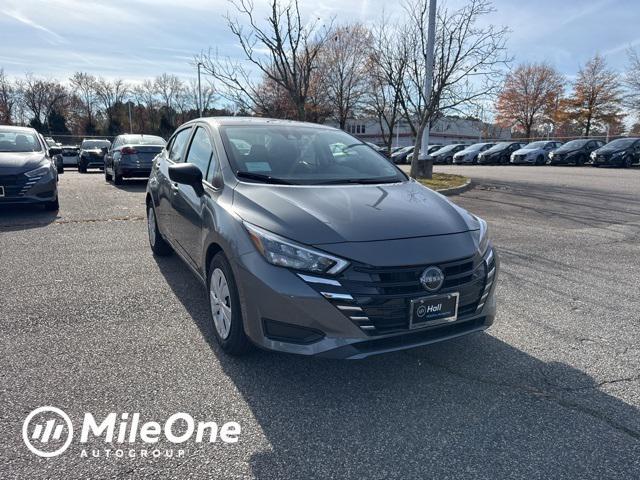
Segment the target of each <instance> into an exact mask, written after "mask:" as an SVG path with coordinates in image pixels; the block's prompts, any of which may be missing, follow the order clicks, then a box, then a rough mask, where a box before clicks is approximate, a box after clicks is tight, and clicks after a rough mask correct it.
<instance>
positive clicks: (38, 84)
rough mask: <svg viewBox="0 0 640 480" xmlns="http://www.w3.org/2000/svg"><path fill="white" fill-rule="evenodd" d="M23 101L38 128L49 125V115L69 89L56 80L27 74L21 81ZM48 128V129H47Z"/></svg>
mask: <svg viewBox="0 0 640 480" xmlns="http://www.w3.org/2000/svg"><path fill="white" fill-rule="evenodd" d="M21 89H22V101H23V102H24V105H25V107H26V108H27V110H28V111H29V112H31V115H32V125H34V126H35V127H36V128H39V127H43V126H47V124H48V119H49V116H50V115H51V112H53V111H54V109H55V108H56V106H58V105H59V104H60V103H61V102H62V101H63V100H64V98H65V97H66V96H67V91H66V89H65V88H64V86H63V85H61V84H60V83H59V82H57V81H55V80H44V79H40V78H36V77H34V76H33V75H31V74H27V76H26V77H25V79H24V81H22V82H21ZM47 130H48V129H47Z"/></svg>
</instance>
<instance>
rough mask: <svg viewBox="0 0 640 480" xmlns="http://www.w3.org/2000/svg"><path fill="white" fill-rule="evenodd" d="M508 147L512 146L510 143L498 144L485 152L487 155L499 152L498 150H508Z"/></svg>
mask: <svg viewBox="0 0 640 480" xmlns="http://www.w3.org/2000/svg"><path fill="white" fill-rule="evenodd" d="M510 145H513V144H512V143H511V142H500V143H498V144H496V145H494V146H493V147H491V148H490V149H489V150H487V152H488V153H491V152H499V151H500V150H504V149H505V148H509V146H510Z"/></svg>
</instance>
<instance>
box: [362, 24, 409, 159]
mask: <svg viewBox="0 0 640 480" xmlns="http://www.w3.org/2000/svg"><path fill="white" fill-rule="evenodd" d="M372 37H373V41H372V48H371V51H370V56H369V59H368V62H367V67H366V68H367V70H368V83H367V94H366V98H365V111H366V112H367V113H368V114H370V115H372V116H373V117H375V118H376V119H377V121H378V126H379V127H380V131H381V133H382V137H383V140H384V143H385V145H386V146H387V151H388V152H389V151H390V150H391V146H392V143H393V135H394V129H395V128H397V123H398V121H399V119H400V117H401V115H402V111H401V104H402V95H403V88H404V81H405V76H406V71H407V64H408V60H409V50H408V48H409V43H408V42H407V41H406V39H405V36H404V34H403V32H402V29H401V28H399V27H398V26H393V25H390V24H389V23H388V20H387V18H386V17H385V16H384V15H383V17H382V19H381V21H380V23H379V24H378V25H377V26H376V27H374V29H373V32H372Z"/></svg>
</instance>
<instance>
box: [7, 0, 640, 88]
mask: <svg viewBox="0 0 640 480" xmlns="http://www.w3.org/2000/svg"><path fill="white" fill-rule="evenodd" d="M254 1H255V4H256V6H257V7H258V8H259V9H260V10H261V11H262V12H264V11H265V6H266V2H265V1H261V0H254ZM440 3H446V4H447V5H449V6H451V7H456V6H460V5H461V4H463V3H464V0H448V1H446V2H445V0H441V2H440ZM300 4H301V7H302V11H303V13H304V14H305V15H308V16H311V15H313V16H316V17H320V18H330V17H331V16H335V17H336V18H337V20H338V22H340V21H358V20H359V21H362V22H365V23H366V22H371V21H374V20H375V19H377V18H379V16H380V14H381V12H382V11H383V9H385V10H386V12H387V13H388V14H391V15H394V14H398V13H399V12H400V7H399V2H398V3H396V2H395V1H394V0H391V1H389V0H300ZM494 6H495V8H496V9H497V11H496V12H495V13H494V14H492V15H491V16H490V17H487V18H486V20H485V21H488V22H491V23H495V24H499V25H506V26H508V27H509V28H510V29H511V30H512V32H511V34H510V40H509V49H510V52H511V54H512V55H513V56H514V57H515V60H516V63H517V62H520V61H541V60H546V61H548V62H550V63H551V64H552V65H554V66H555V67H557V68H558V69H559V70H560V71H561V72H563V73H564V74H566V75H567V76H568V77H569V78H571V77H572V76H574V75H575V73H576V71H577V70H578V68H579V66H580V65H581V64H582V63H584V62H585V61H586V60H587V59H588V58H590V57H591V56H592V55H593V54H594V53H595V52H600V53H602V54H604V55H606V57H607V60H608V62H609V64H610V66H611V67H612V68H614V69H616V70H619V71H623V70H624V68H625V64H626V50H627V48H629V47H630V46H635V47H636V48H640V1H639V0H592V1H587V0H585V1H581V0H538V1H524V0H495V1H494ZM229 10H231V8H230V5H229V3H228V1H227V0H126V1H122V0H113V1H109V0H103V1H102V2H97V1H93V0H84V1H76V0H2V1H1V2H0V68H4V69H5V72H6V73H8V74H9V75H12V76H22V75H24V73H25V72H32V73H34V74H36V75H43V76H44V75H46V76H53V77H55V78H58V79H60V80H64V79H66V78H67V77H68V76H69V75H70V74H71V73H73V72H74V71H87V72H91V73H94V74H97V75H102V76H105V77H108V78H116V77H120V78H124V79H126V80H129V81H139V80H141V79H144V78H149V77H153V76H155V75H157V74H159V73H162V72H169V73H174V74H176V75H179V76H181V77H183V78H185V79H186V78H189V77H192V76H194V68H193V66H191V65H190V62H191V61H192V58H193V55H194V54H196V53H198V52H200V51H201V50H203V49H205V50H206V49H208V48H209V47H212V48H218V49H219V50H220V52H222V53H225V54H228V55H231V56H240V54H241V52H240V49H239V47H238V45H237V44H236V43H235V42H234V39H233V37H232V36H231V35H230V34H229V32H228V30H227V27H226V25H225V21H224V18H223V15H224V14H225V13H226V12H227V11H229ZM263 16H266V13H264V14H263Z"/></svg>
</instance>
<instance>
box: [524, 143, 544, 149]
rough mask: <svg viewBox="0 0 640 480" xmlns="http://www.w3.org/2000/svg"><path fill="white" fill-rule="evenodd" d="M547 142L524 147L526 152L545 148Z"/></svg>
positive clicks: (529, 144)
mask: <svg viewBox="0 0 640 480" xmlns="http://www.w3.org/2000/svg"><path fill="white" fill-rule="evenodd" d="M546 144H547V142H531V143H528V144H526V145H525V146H524V147H522V148H524V149H525V150H533V149H534V148H544V146H545V145H546Z"/></svg>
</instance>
